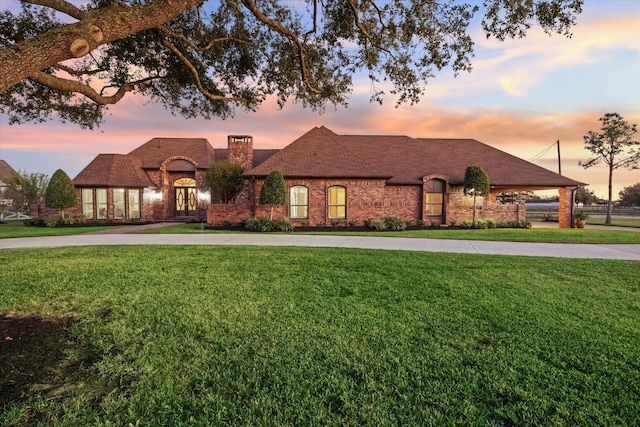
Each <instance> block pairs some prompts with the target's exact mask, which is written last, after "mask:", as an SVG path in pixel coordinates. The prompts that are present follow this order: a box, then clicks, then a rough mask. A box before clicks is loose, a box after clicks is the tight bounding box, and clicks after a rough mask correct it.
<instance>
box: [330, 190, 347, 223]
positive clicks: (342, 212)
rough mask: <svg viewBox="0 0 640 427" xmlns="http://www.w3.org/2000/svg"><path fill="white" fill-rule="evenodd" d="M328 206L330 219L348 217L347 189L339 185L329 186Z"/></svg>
mask: <svg viewBox="0 0 640 427" xmlns="http://www.w3.org/2000/svg"><path fill="white" fill-rule="evenodd" d="M327 208H328V210H329V212H328V213H329V218H330V219H343V218H346V217H347V189H346V188H344V187H341V186H338V185H334V186H333V187H329V194H328V203H327Z"/></svg>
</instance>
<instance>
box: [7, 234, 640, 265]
mask: <svg viewBox="0 0 640 427" xmlns="http://www.w3.org/2000/svg"><path fill="white" fill-rule="evenodd" d="M93 245H220V246H224V245H233V246H305V247H335V248H361V249H386V250H405V251H422V252H449V253H466V254H490V255H520V256H536V257H545V256H546V257H560V258H598V259H621V260H635V261H640V245H587V244H566V243H519V242H490V241H480V240H440V239H420V238H402V237H372V236H362V237H360V236H333V235H332V236H318V235H305V234H277V235H276V234H260V233H255V234H253V233H251V234H218V233H215V234H212V233H203V234H81V235H74V236H55V237H54V236H50V237H28V238H16V239H2V240H0V249H17V248H36V247H49V248H50V247H62V246H93Z"/></svg>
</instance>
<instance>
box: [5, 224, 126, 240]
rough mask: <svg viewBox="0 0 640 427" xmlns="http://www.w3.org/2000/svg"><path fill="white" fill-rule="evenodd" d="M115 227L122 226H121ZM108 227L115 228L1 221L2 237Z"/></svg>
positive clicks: (104, 228)
mask: <svg viewBox="0 0 640 427" xmlns="http://www.w3.org/2000/svg"><path fill="white" fill-rule="evenodd" d="M115 227H116V228H120V226H115ZM108 228H113V226H108V225H100V226H86V227H82V226H74V227H27V226H25V225H24V223H23V222H22V221H7V222H6V223H0V239H6V238H10V237H40V236H69V235H72V234H82V233H89V232H92V231H100V230H106V229H108Z"/></svg>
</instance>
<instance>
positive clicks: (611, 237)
mask: <svg viewBox="0 0 640 427" xmlns="http://www.w3.org/2000/svg"><path fill="white" fill-rule="evenodd" d="M204 226H205V224H203V223H187V224H177V225H170V226H167V227H161V228H151V229H146V230H144V229H142V230H140V229H137V227H136V226H130V227H129V228H130V229H131V231H129V232H131V233H144V234H194V233H196V234H200V233H230V232H231V233H238V232H242V233H244V231H231V230H215V231H214V230H208V229H205V228H204ZM108 228H109V226H97V227H59V228H47V227H26V226H24V225H22V222H18V221H13V222H9V223H7V224H0V239H3V238H5V239H6V238H12V237H37V236H59V235H69V234H80V233H87V232H92V231H99V230H104V229H108ZM115 228H121V226H116V227H115ZM294 232H296V233H301V231H294ZM320 233H321V234H338V235H356V236H377V237H382V236H389V237H410V238H425V239H458V240H493V241H511V242H546V243H591V244H620V243H624V244H640V233H637V232H633V231H626V230H624V228H622V227H621V228H620V230H591V229H588V228H586V229H557V228H533V229H516V228H501V229H490V230H462V229H456V230H449V229H430V228H427V229H423V230H407V231H402V232H397V231H388V232H380V231H357V232H345V231H339V229H336V230H333V229H331V228H328V229H327V231H322V232H314V233H312V234H320Z"/></svg>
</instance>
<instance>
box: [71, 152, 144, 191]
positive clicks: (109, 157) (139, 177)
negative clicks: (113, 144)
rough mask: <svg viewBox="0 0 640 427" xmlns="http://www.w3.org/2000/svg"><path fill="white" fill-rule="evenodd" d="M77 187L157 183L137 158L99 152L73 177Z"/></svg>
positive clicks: (135, 185) (132, 185)
mask: <svg viewBox="0 0 640 427" xmlns="http://www.w3.org/2000/svg"><path fill="white" fill-rule="evenodd" d="M73 185H75V186H77V187H89V186H94V187H95V186H103V185H108V186H110V187H116V186H120V187H154V186H155V184H154V183H153V182H152V181H151V179H149V176H148V175H147V174H146V173H145V172H144V171H143V170H142V169H141V168H140V163H139V162H137V161H136V159H135V158H132V157H130V156H127V155H124V154H98V156H97V157H96V158H95V159H93V161H92V162H91V163H89V164H88V165H87V166H86V167H85V168H84V169H83V170H82V171H80V173H79V174H78V175H77V176H76V177H75V178H74V179H73Z"/></svg>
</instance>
